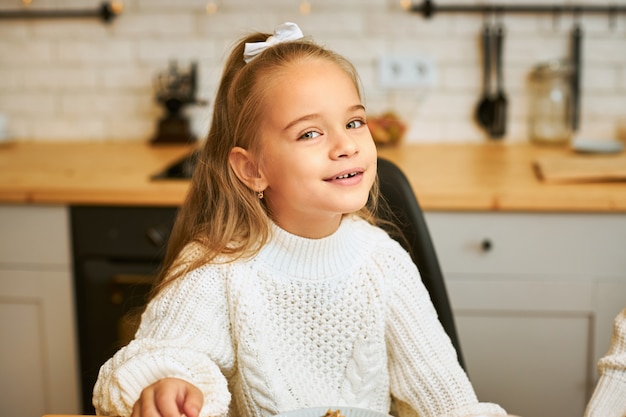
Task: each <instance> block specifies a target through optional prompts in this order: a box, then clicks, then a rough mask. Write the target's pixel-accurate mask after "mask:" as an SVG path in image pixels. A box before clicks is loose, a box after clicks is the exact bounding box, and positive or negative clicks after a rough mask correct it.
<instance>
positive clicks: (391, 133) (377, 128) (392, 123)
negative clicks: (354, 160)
mask: <svg viewBox="0 0 626 417" xmlns="http://www.w3.org/2000/svg"><path fill="white" fill-rule="evenodd" d="M367 126H368V127H369V129H370V132H371V134H372V138H373V139H374V142H375V143H376V145H381V146H391V145H396V144H398V143H399V142H400V141H401V140H402V138H403V137H404V133H405V132H406V124H405V123H404V122H403V121H402V119H400V117H399V116H398V115H397V114H396V113H395V112H393V111H387V112H384V113H382V114H380V115H378V116H370V117H368V118H367Z"/></svg>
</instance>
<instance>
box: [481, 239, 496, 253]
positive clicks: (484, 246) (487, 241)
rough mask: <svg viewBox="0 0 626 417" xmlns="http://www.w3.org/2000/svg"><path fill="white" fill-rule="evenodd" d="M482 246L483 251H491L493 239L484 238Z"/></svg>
mask: <svg viewBox="0 0 626 417" xmlns="http://www.w3.org/2000/svg"><path fill="white" fill-rule="evenodd" d="M480 247H481V248H482V249H483V252H489V251H490V250H491V248H493V243H491V239H483V241H482V242H481V244H480Z"/></svg>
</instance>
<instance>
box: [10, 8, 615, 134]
mask: <svg viewBox="0 0 626 417" xmlns="http://www.w3.org/2000/svg"><path fill="white" fill-rule="evenodd" d="M309 1H310V3H311V6H312V13H311V14H309V15H307V16H302V15H300V14H299V3H300V0H263V1H260V0H218V1H217V3H218V4H219V11H218V13H217V14H215V15H207V14H205V12H204V6H205V4H206V1H205V0H177V1H171V0H125V1H124V6H125V10H124V13H123V14H122V15H121V16H120V17H118V18H117V19H115V20H114V21H113V22H112V23H111V24H104V23H101V22H100V21H98V20H96V19H78V20H5V21H2V22H1V24H0V113H5V114H6V116H7V117H8V120H9V128H10V132H11V134H12V136H13V137H14V138H16V139H18V140H37V141H46V140H70V141H88V140H92V141H107V140H138V141H144V140H149V139H150V138H151V137H152V135H153V134H154V130H155V128H156V122H157V120H158V118H159V117H160V115H161V112H162V111H161V108H160V107H159V106H158V105H157V104H156V103H155V100H154V90H153V78H154V77H155V74H156V73H157V72H159V71H163V70H165V69H166V68H167V66H168V64H169V62H170V60H178V61H179V63H180V64H181V65H187V64H188V63H189V62H190V61H191V60H197V61H198V63H199V71H200V74H199V75H200V89H199V97H200V98H204V99H208V100H210V101H211V100H212V98H213V94H214V92H215V89H216V87H217V82H218V79H219V75H220V72H221V65H222V62H223V59H224V57H225V54H226V53H227V51H228V48H229V47H230V45H232V43H233V42H234V41H235V40H236V39H237V38H238V37H240V36H241V35H242V34H244V33H246V32H249V31H252V30H264V31H271V29H272V28H273V27H274V26H275V25H276V24H278V23H281V22H283V21H286V20H290V21H295V22H297V23H299V24H300V26H301V27H302V29H303V31H304V32H305V33H306V34H310V35H312V36H313V38H314V39H316V40H317V41H318V42H320V43H322V44H325V45H327V46H328V47H330V48H332V49H334V50H336V51H338V52H340V53H342V54H344V55H345V56H347V57H348V58H349V59H350V60H352V61H353V62H354V64H355V65H356V66H357V68H358V69H359V72H360V74H361V78H362V80H363V84H364V88H365V99H366V105H367V107H368V109H369V110H370V112H371V113H376V112H380V111H383V110H385V109H388V108H393V109H395V110H397V111H398V112H399V113H400V114H401V115H402V116H403V117H405V118H406V119H407V120H409V121H410V124H411V127H410V130H409V133H408V135H407V140H408V141H415V142H446V141H474V142H478V141H484V140H486V136H485V134H484V132H483V131H482V130H481V129H480V128H479V127H478V126H477V125H476V123H475V122H474V118H473V115H474V108H475V106H476V103H477V101H478V98H479V96H480V93H481V89H482V72H481V71H482V70H481V52H480V31H481V26H482V23H483V19H484V18H483V16H480V15H469V14H441V15H437V16H435V17H434V18H433V19H430V20H425V19H424V18H422V17H421V16H420V15H417V14H410V13H408V12H405V11H403V10H402V9H401V8H400V7H399V1H396V0H341V1H338V0H309ZM415 1H421V0H415ZM438 1H439V2H441V3H444V2H446V1H449V2H451V3H461V2H464V3H484V0H438ZM499 1H500V2H503V3H506V2H507V1H509V0H499ZM521 2H523V3H532V2H536V3H543V0H541V1H540V0H522V1H521ZM516 3H520V1H517V2H516ZM552 3H574V1H573V0H571V1H570V0H553V1H552ZM579 3H580V2H579ZM583 3H584V2H583ZM587 3H601V4H609V3H610V4H615V3H616V2H615V1H608V0H607V2H600V1H599V0H598V1H596V0H589V1H587ZM617 3H619V4H623V3H624V0H619V1H618V2H617ZM20 4H21V2H20V1H18V0H0V8H2V9H14V8H19V7H21V6H20ZM99 4H100V2H99V1H98V0H80V1H78V0H34V2H33V7H54V8H72V7H80V8H84V7H94V8H95V7H98V6H99ZM503 22H504V24H505V25H506V29H507V37H506V40H505V56H504V62H505V74H504V76H505V84H506V91H507V93H508V99H509V118H508V127H509V129H508V135H507V139H506V140H509V141H520V140H526V137H527V126H526V125H527V123H526V119H527V115H528V110H527V101H528V99H527V98H528V74H529V71H530V70H531V68H532V67H533V66H534V65H535V64H536V63H537V62H538V61H541V60H545V59H549V58H561V57H566V56H567V55H568V49H569V47H568V45H569V33H570V29H571V27H572V23H573V17H572V16H569V15H563V16H559V17H558V18H555V17H553V16H550V15H542V16H540V15H507V16H504V18H503ZM581 22H582V24H583V27H584V30H585V34H584V43H583V58H584V67H583V81H582V82H583V98H582V111H583V115H582V121H581V131H580V133H579V135H580V136H584V137H591V138H613V137H616V135H618V132H621V133H619V134H620V135H624V134H625V132H626V16H624V15H620V16H618V17H617V18H616V20H615V22H614V27H613V28H611V27H610V25H609V19H608V17H607V16H597V15H583V16H582V18H581ZM383 53H391V54H407V55H410V54H419V55H424V56H428V57H431V58H432V59H433V60H434V62H435V64H436V70H437V74H438V76H437V83H436V85H435V86H433V87H429V88H421V89H410V90H404V91H388V90H386V89H384V88H382V87H381V86H380V85H379V83H378V74H377V69H376V64H377V59H378V58H379V57H380V56H381V55H382V54H383ZM210 110H211V107H210V106H206V107H190V108H188V109H187V111H188V114H189V115H190V117H191V118H192V120H193V123H194V129H195V130H196V132H197V133H198V134H200V135H203V134H204V132H206V129H207V125H208V120H209V114H210Z"/></svg>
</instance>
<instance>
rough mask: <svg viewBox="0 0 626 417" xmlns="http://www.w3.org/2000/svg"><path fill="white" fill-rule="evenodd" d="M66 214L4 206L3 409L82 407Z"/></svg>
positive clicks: (27, 416)
mask: <svg viewBox="0 0 626 417" xmlns="http://www.w3.org/2000/svg"><path fill="white" fill-rule="evenodd" d="M67 214H68V213H67V208H66V207H63V206H28V205H23V206H21V205H6V206H0V416H12V417H36V416H41V415H43V414H49V413H55V414H77V413H78V412H79V411H80V409H79V406H78V404H79V403H78V394H79V388H78V382H77V381H78V372H77V369H78V367H77V348H76V331H75V329H76V326H75V324H74V321H75V319H74V298H73V291H72V289H73V286H72V277H71V272H70V257H69V225H68V215H67Z"/></svg>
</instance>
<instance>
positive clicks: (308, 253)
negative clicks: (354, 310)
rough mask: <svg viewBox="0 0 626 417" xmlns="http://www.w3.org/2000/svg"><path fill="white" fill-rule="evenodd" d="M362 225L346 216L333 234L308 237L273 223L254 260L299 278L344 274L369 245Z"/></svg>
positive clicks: (357, 220)
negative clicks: (267, 237)
mask: <svg viewBox="0 0 626 417" xmlns="http://www.w3.org/2000/svg"><path fill="white" fill-rule="evenodd" d="M364 226H365V227H366V228H367V226H369V225H368V224H367V222H366V221H365V220H363V219H360V218H358V217H356V216H346V217H344V218H343V219H342V221H341V224H340V225H339V228H338V229H337V230H336V231H335V232H334V233H333V234H332V235H330V236H327V237H324V238H320V239H309V238H304V237H301V236H296V235H294V234H292V233H289V232H287V231H286V230H284V229H281V228H280V227H279V226H277V225H276V224H274V223H273V224H272V227H271V238H270V240H269V242H268V243H267V244H266V245H265V247H263V249H261V252H260V253H259V255H258V257H257V260H258V261H261V262H263V263H264V264H266V265H267V266H268V267H269V268H271V269H274V270H276V271H278V272H279V273H281V274H285V275H287V276H290V277H293V278H299V279H307V280H322V279H326V278H330V277H334V276H337V275H339V274H345V272H346V271H347V270H349V269H351V267H352V266H353V265H354V264H355V262H357V260H358V259H359V258H360V257H362V256H363V254H364V253H367V248H368V246H371V245H370V244H368V243H369V242H368V241H367V233H365V231H366V228H364ZM370 236H371V235H370Z"/></svg>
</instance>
